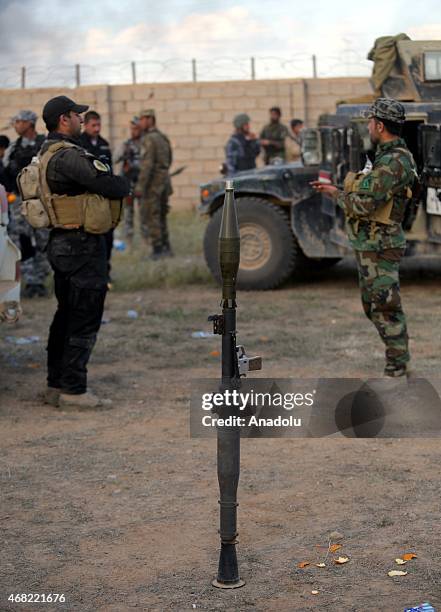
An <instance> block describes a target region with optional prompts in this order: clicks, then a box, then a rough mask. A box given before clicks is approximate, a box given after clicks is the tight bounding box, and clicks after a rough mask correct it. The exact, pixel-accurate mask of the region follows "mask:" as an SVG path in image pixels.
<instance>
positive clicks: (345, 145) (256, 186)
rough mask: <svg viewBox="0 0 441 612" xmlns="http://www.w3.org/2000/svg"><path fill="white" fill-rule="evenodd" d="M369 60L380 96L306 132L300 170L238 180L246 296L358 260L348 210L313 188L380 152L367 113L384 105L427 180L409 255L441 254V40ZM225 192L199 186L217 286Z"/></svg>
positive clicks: (383, 43)
mask: <svg viewBox="0 0 441 612" xmlns="http://www.w3.org/2000/svg"><path fill="white" fill-rule="evenodd" d="M368 57H369V58H370V59H373V60H374V61H375V65H374V71H373V78H372V80H371V82H372V85H373V90H374V93H373V94H372V96H369V97H368V98H365V99H363V100H352V101H349V100H348V101H346V102H342V103H339V104H338V106H337V111H336V113H335V114H333V115H323V116H322V117H321V118H320V120H319V125H318V127H317V128H314V129H312V128H311V129H305V130H304V132H303V145H302V159H303V165H302V164H300V163H295V164H285V165H279V166H266V167H264V168H261V169H258V170H254V171H249V172H241V173H238V174H237V175H235V176H234V177H233V180H234V187H235V194H236V198H237V200H238V217H239V226H240V232H241V263H240V268H239V274H238V286H239V287H240V288H243V289H271V288H275V287H277V286H278V285H280V284H281V283H282V282H283V281H285V280H286V279H287V278H288V277H289V276H292V275H293V274H301V275H305V274H308V273H309V272H310V271H312V270H317V269H323V268H324V267H326V266H330V265H333V264H335V263H336V262H338V261H339V259H340V258H341V257H343V256H344V255H346V254H348V253H350V252H351V250H350V247H349V243H348V240H347V237H346V232H345V220H344V214H343V211H342V210H341V209H340V208H338V207H337V206H336V205H335V204H334V203H333V202H332V201H331V200H330V199H329V198H326V197H323V196H320V195H318V194H315V193H314V192H313V191H312V190H311V188H310V186H309V182H310V181H312V180H314V179H315V178H317V176H319V175H322V176H326V179H328V180H331V181H332V182H334V183H335V184H337V185H339V186H342V184H343V180H344V177H345V175H346V173H347V172H348V171H349V170H353V171H358V170H360V169H362V168H363V167H364V165H365V162H366V157H372V155H373V151H372V146H373V145H372V144H371V142H370V139H369V134H368V130H367V119H365V118H363V116H362V112H363V111H364V110H366V109H367V108H368V107H369V106H370V105H371V103H372V102H373V100H374V99H375V98H376V97H378V96H384V97H391V98H396V99H398V100H400V101H401V102H402V103H403V105H404V107H405V109H406V117H407V120H406V123H405V125H404V126H403V137H404V139H405V140H406V142H407V145H408V147H409V149H410V150H411V151H412V153H413V155H414V158H415V161H416V163H417V166H418V170H419V173H420V175H421V177H422V189H420V190H419V195H418V201H417V202H415V201H414V202H413V206H414V210H415V215H414V216H413V218H412V219H411V224H410V226H409V229H408V232H407V238H408V248H407V254H408V255H412V254H435V253H441V201H440V197H441V132H440V125H441V41H411V40H409V39H408V37H407V36H406V35H403V34H401V35H399V36H396V37H383V38H381V39H377V41H376V43H375V46H374V49H373V50H372V51H371V52H370V54H369V56H368ZM224 183H225V180H224V179H222V178H221V179H218V180H215V181H212V182H210V183H207V184H204V185H201V204H200V207H199V209H200V211H201V212H202V213H206V214H209V215H210V217H211V219H210V221H209V223H208V225H207V229H206V234H205V238H204V252H205V257H206V261H207V264H208V266H209V268H210V270H211V271H212V273H213V275H214V276H215V278H219V271H218V267H217V236H218V232H219V225H220V218H221V212H222V211H221V210H220V209H221V206H222V203H223V190H224ZM418 204H419V206H417V205H418Z"/></svg>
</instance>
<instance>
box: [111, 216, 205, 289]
mask: <svg viewBox="0 0 441 612" xmlns="http://www.w3.org/2000/svg"><path fill="white" fill-rule="evenodd" d="M206 222H207V221H206V219H205V218H202V217H201V216H200V215H199V214H198V213H196V212H174V213H171V214H170V215H169V232H170V242H171V245H172V248H173V251H174V254H175V256H174V257H172V258H167V259H163V260H159V261H150V260H149V259H148V255H149V254H150V248H149V247H146V246H145V244H144V243H143V242H142V240H141V238H140V237H139V232H137V235H136V236H135V240H134V245H133V249H132V250H131V251H130V252H127V251H122V252H121V251H116V250H114V253H113V256H112V279H113V282H114V288H115V290H116V291H135V290H138V289H148V288H152V287H165V288H170V287H180V286H183V285H194V284H198V283H201V284H204V285H205V286H209V285H211V286H214V281H213V280H212V277H211V274H210V272H209V270H208V268H207V265H206V263H205V259H204V256H203V250H202V242H203V236H204V231H205V226H206ZM135 230H136V228H135ZM116 235H117V237H118V238H123V228H122V227H121V228H118V230H117V234H116Z"/></svg>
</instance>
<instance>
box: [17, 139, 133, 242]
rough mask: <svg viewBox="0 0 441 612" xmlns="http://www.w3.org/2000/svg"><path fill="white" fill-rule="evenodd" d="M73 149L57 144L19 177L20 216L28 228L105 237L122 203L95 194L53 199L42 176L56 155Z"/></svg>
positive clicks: (69, 145)
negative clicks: (21, 201)
mask: <svg viewBox="0 0 441 612" xmlns="http://www.w3.org/2000/svg"><path fill="white" fill-rule="evenodd" d="M75 146H76V145H74V144H72V143H69V142H66V141H59V142H55V143H53V144H51V145H49V147H48V149H47V150H46V151H45V152H44V153H43V154H42V155H41V156H40V157H39V158H37V159H36V160H35V161H33V162H32V163H31V164H29V166H27V167H26V168H24V170H23V171H22V172H21V173H20V175H19V177H18V179H17V183H18V186H19V189H20V193H21V195H22V198H23V204H22V214H23V216H24V217H26V219H27V220H28V221H29V223H30V224H31V225H32V227H35V228H41V227H57V228H63V229H78V228H84V230H85V231H86V232H89V233H91V234H105V233H106V232H108V231H109V230H110V229H112V228H114V227H116V226H117V225H118V223H119V221H120V219H121V212H122V200H109V199H108V198H104V197H103V196H100V195H98V194H96V193H82V194H80V195H76V196H68V195H57V194H53V193H51V191H50V188H49V185H48V183H47V180H46V172H47V167H48V164H49V162H50V160H51V158H52V157H53V156H54V155H55V153H56V152H57V151H59V150H60V149H63V148H67V147H69V148H70V147H75Z"/></svg>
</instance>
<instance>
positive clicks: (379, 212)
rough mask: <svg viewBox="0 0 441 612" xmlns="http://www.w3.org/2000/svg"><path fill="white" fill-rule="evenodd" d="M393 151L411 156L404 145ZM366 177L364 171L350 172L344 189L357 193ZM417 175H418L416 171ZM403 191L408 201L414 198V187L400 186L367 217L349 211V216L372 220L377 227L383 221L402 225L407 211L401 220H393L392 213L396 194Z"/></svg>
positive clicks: (356, 218) (350, 217) (384, 223)
mask: <svg viewBox="0 0 441 612" xmlns="http://www.w3.org/2000/svg"><path fill="white" fill-rule="evenodd" d="M393 151H399V152H400V153H403V154H404V155H406V156H407V157H409V151H408V150H407V149H404V148H403V147H396V148H394V149H393ZM365 177H366V174H364V173H363V172H348V173H347V175H346V177H345V180H344V183H343V191H344V192H345V193H346V194H349V193H357V192H358V190H359V187H360V184H361V183H362V181H363V179H364V178H365ZM415 177H416V178H418V177H417V175H416V173H415ZM400 191H401V192H402V195H403V196H404V197H405V198H406V200H407V201H409V200H411V199H412V189H411V188H410V187H401V186H400V187H398V188H396V189H392V196H391V198H389V200H386V202H382V203H381V204H380V205H379V206H377V208H376V209H375V210H374V211H373V212H372V213H371V214H370V215H368V216H367V217H366V218H360V217H358V216H355V215H351V214H350V213H347V217H348V218H349V219H351V220H352V221H364V220H366V221H370V222H372V226H373V227H374V228H375V227H376V224H377V223H382V224H383V225H400V223H401V221H402V218H403V217H404V213H405V211H404V210H403V214H402V218H401V220H400V221H392V219H391V218H390V217H391V213H392V209H393V206H394V201H395V200H394V196H396V195H397V194H398V193H400Z"/></svg>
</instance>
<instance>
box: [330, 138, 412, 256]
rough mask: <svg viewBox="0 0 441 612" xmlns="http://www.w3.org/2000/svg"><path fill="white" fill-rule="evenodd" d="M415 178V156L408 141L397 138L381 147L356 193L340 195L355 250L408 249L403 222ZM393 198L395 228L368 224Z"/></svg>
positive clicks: (392, 225) (392, 213)
mask: <svg viewBox="0 0 441 612" xmlns="http://www.w3.org/2000/svg"><path fill="white" fill-rule="evenodd" d="M400 149H405V150H406V152H403V151H401V150H400ZM415 178H416V166H415V162H414V160H413V157H412V154H411V153H410V151H408V149H407V145H406V143H405V141H404V140H403V139H402V138H396V139H394V140H392V141H390V142H387V143H385V144H382V145H379V146H378V148H377V153H376V155H375V160H374V163H373V166H372V170H370V171H369V172H367V173H366V175H365V177H364V178H363V180H362V181H361V183H360V185H359V187H358V190H357V191H356V192H352V193H344V192H339V194H338V196H337V203H338V205H339V206H341V208H343V210H344V211H345V213H346V217H347V230H348V237H349V241H350V243H351V245H352V247H353V248H354V249H355V250H357V251H382V250H384V249H393V248H404V247H405V245H406V239H405V237H404V232H403V228H402V227H401V222H402V221H403V217H404V213H405V209H406V205H407V202H408V195H407V188H408V187H410V188H411V187H412V185H413V183H414V181H415ZM391 198H393V206H392V211H391V214H390V220H391V221H392V224H391V225H385V224H383V223H378V222H372V221H369V217H370V216H371V215H372V214H373V213H374V212H375V210H376V209H377V208H378V207H379V206H380V205H382V204H384V203H385V202H387V201H388V200H390V199H391Z"/></svg>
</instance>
